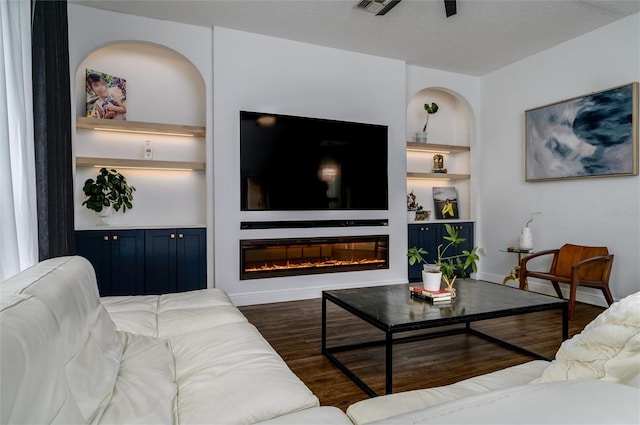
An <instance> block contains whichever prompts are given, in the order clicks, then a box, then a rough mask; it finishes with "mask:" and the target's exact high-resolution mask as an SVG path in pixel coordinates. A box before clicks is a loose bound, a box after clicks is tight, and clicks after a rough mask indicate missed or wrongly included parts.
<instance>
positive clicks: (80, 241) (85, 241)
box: [75, 230, 111, 297]
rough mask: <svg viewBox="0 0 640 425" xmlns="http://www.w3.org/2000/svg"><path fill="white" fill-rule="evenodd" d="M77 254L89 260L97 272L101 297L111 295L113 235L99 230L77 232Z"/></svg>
mask: <svg viewBox="0 0 640 425" xmlns="http://www.w3.org/2000/svg"><path fill="white" fill-rule="evenodd" d="M75 236H76V254H78V255H80V256H82V257H84V258H86V259H87V260H89V262H90V263H91V265H92V266H93V269H94V270H95V272H96V280H97V281H98V290H99V292H100V296H101V297H106V296H109V295H111V253H110V246H111V242H110V239H111V235H110V234H109V233H108V232H103V231H99V230H86V231H84V230H83V231H78V232H76V235H75Z"/></svg>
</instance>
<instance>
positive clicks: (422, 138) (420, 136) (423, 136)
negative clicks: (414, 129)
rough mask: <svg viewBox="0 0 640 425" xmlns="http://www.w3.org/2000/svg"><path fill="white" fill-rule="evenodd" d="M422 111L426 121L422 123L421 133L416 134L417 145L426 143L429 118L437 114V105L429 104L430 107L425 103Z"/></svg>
mask: <svg viewBox="0 0 640 425" xmlns="http://www.w3.org/2000/svg"><path fill="white" fill-rule="evenodd" d="M424 110H425V111H426V112H427V119H426V121H425V123H424V127H422V132H418V133H416V142H418V143H427V125H429V117H430V116H431V115H433V114H435V113H436V112H438V105H437V104H436V103H434V102H431V105H429V104H428V103H425V104H424Z"/></svg>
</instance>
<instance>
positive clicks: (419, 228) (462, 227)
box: [407, 222, 474, 282]
mask: <svg viewBox="0 0 640 425" xmlns="http://www.w3.org/2000/svg"><path fill="white" fill-rule="evenodd" d="M451 225H452V226H453V227H454V229H456V230H457V231H458V235H459V236H460V237H462V238H465V239H466V240H465V241H464V242H462V243H461V244H460V245H458V246H457V247H456V248H454V249H451V248H450V249H449V251H448V252H447V254H452V255H457V254H460V253H462V251H463V250H467V251H470V250H471V249H472V248H473V246H474V232H473V223H472V222H464V223H451ZM446 235H447V231H446V229H445V226H444V224H443V223H434V222H425V223H412V224H409V235H408V236H409V238H408V244H407V245H408V247H409V248H412V247H414V246H416V247H418V248H424V249H425V250H427V252H428V254H427V255H425V256H424V258H425V260H427V262H429V263H434V262H435V261H436V259H437V258H438V245H440V244H442V245H443V248H444V247H445V246H446V244H447V243H448V242H447V241H445V240H444V239H443V237H444V236H446ZM421 271H422V264H420V265H418V264H414V265H413V266H409V273H408V278H409V282H415V281H418V280H421V279H422V275H421ZM467 273H471V270H468V271H467Z"/></svg>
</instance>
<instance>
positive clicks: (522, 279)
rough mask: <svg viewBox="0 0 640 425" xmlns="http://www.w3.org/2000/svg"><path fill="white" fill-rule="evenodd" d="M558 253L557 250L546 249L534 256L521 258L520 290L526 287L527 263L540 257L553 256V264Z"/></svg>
mask: <svg viewBox="0 0 640 425" xmlns="http://www.w3.org/2000/svg"><path fill="white" fill-rule="evenodd" d="M558 252H560V250H559V249H547V250H545V251H539V252H536V253H535V254H531V255H528V256H526V257H524V258H522V259H521V260H520V289H526V287H527V273H528V270H527V263H528V262H529V261H530V260H533V259H534V258H538V257H542V256H543V255H550V254H553V255H554V258H553V261H554V262H555V261H556V257H557V255H558ZM552 267H553V266H552Z"/></svg>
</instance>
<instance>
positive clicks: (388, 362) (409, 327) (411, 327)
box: [322, 291, 569, 397]
mask: <svg viewBox="0 0 640 425" xmlns="http://www.w3.org/2000/svg"><path fill="white" fill-rule="evenodd" d="M327 301H331V302H332V303H334V304H335V305H337V306H339V307H341V308H343V309H345V310H346V311H348V312H349V313H351V314H353V315H354V316H356V317H358V318H360V319H362V320H364V321H365V322H367V323H369V324H371V325H373V326H374V327H376V328H378V329H380V330H381V331H383V332H384V333H385V338H384V340H377V341H368V342H362V343H357V344H348V345H341V346H337V347H327ZM558 308H561V309H562V341H565V340H566V339H567V338H568V337H569V305H568V303H567V302H564V303H550V304H548V305H545V304H542V305H534V306H528V307H520V308H513V309H509V310H503V311H497V312H495V313H484V314H476V315H468V316H463V317H452V318H447V319H446V320H430V321H424V322H417V323H408V324H399V325H394V326H389V325H387V324H385V323H383V322H381V321H379V320H376V319H373V318H371V317H370V316H368V315H366V314H364V313H362V312H361V311H360V310H358V309H357V308H354V307H352V306H351V305H349V304H347V303H345V302H343V301H341V300H340V299H338V298H336V297H334V296H333V295H331V294H329V293H327V291H323V292H322V354H324V355H325V356H326V357H327V358H328V359H329V360H330V361H331V362H332V363H333V364H334V365H336V366H337V367H338V369H340V370H341V371H342V372H343V373H344V374H345V375H347V376H348V377H349V378H350V379H351V380H352V381H353V382H355V383H356V384H357V385H358V386H359V387H360V388H361V389H362V390H363V391H364V392H365V393H366V394H367V395H368V396H370V397H375V396H377V395H378V394H377V393H376V392H375V391H374V390H373V389H372V388H371V387H369V386H368V385H367V384H365V383H364V382H363V381H362V380H361V379H360V378H358V376H356V374H355V373H354V372H353V371H351V370H350V369H349V368H348V367H347V366H346V365H345V364H344V363H342V362H341V361H340V360H338V359H337V358H336V357H335V356H334V353H340V352H345V351H350V350H357V349H361V348H369V347H376V346H384V347H385V393H386V394H391V393H392V392H393V346H394V344H403V343H407V342H415V341H422V340H427V339H432V338H438V337H442V336H449V335H457V334H461V333H468V334H471V335H475V336H478V337H480V338H483V339H486V340H488V341H490V342H493V343H496V344H499V345H501V346H503V347H505V348H508V349H511V350H514V351H518V352H520V353H523V354H526V355H529V356H531V357H534V358H536V359H542V360H551V359H549V358H547V357H545V356H542V355H540V354H538V353H535V352H533V351H530V350H527V349H526V348H523V347H520V346H518V345H514V344H511V343H509V342H506V341H503V340H501V339H499V338H496V337H493V336H491V335H488V334H486V333H484V332H480V331H478V330H475V329H473V328H471V323H472V322H477V321H481V320H488V319H497V318H501V317H509V316H516V315H519V314H527V313H535V312H539V311H547V310H555V309H558ZM460 323H464V324H465V326H464V327H462V328H456V329H447V330H444V331H438V332H429V333H425V334H421V335H412V336H408V337H401V338H394V335H395V334H397V333H402V332H409V331H416V330H422V329H429V328H435V327H440V326H448V325H455V324H460Z"/></svg>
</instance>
